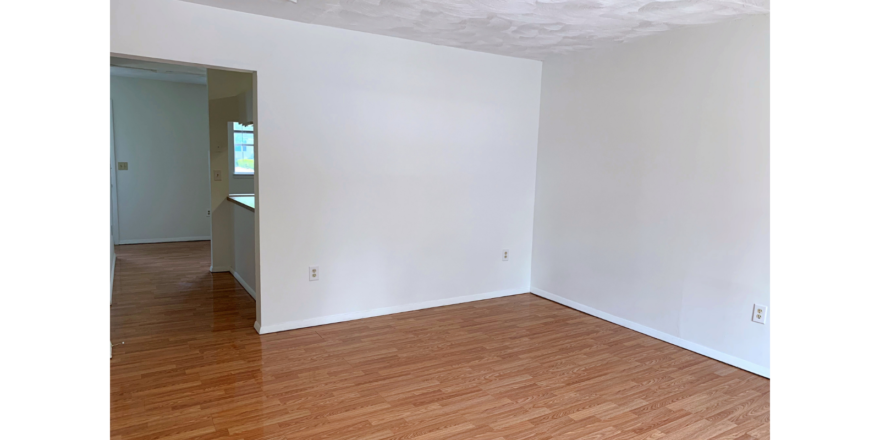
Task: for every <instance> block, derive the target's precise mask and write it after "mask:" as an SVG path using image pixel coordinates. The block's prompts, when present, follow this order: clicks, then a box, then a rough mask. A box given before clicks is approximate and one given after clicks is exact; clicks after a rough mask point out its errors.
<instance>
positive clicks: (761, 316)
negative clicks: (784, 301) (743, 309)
mask: <svg viewBox="0 0 880 440" xmlns="http://www.w3.org/2000/svg"><path fill="white" fill-rule="evenodd" d="M768 311H769V310H767V306H765V305H763V304H755V306H754V307H753V308H752V321H754V322H757V323H758V324H764V323H766V322H767V312H768Z"/></svg>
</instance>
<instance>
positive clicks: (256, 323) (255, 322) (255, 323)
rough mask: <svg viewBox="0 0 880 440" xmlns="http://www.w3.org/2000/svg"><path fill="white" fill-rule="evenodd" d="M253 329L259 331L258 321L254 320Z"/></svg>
mask: <svg viewBox="0 0 880 440" xmlns="http://www.w3.org/2000/svg"><path fill="white" fill-rule="evenodd" d="M254 330H256V331H257V333H260V321H254Z"/></svg>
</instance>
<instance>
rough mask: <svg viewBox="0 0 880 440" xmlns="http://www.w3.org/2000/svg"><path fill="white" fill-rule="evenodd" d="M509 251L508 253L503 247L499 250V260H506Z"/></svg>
mask: <svg viewBox="0 0 880 440" xmlns="http://www.w3.org/2000/svg"><path fill="white" fill-rule="evenodd" d="M509 253H510V251H509V250H507V249H503V250H502V251H501V261H507V254H509Z"/></svg>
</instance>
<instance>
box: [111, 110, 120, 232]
mask: <svg viewBox="0 0 880 440" xmlns="http://www.w3.org/2000/svg"><path fill="white" fill-rule="evenodd" d="M114 124H115V123H114V122H113V100H110V145H109V147H110V196H111V199H110V200H111V202H112V203H113V218H112V219H113V224H112V225H111V228H110V229H111V231H113V244H116V245H118V244H119V197H118V196H117V194H116V168H117V164H116V134H115V128H114V127H115V126H114Z"/></svg>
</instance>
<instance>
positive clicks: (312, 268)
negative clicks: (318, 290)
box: [309, 266, 320, 281]
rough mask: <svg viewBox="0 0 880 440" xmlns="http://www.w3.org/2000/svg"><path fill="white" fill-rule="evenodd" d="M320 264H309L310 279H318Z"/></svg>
mask: <svg viewBox="0 0 880 440" xmlns="http://www.w3.org/2000/svg"><path fill="white" fill-rule="evenodd" d="M318 275H320V274H319V273H318V266H309V281H318Z"/></svg>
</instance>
